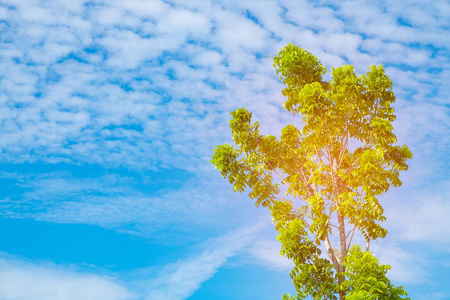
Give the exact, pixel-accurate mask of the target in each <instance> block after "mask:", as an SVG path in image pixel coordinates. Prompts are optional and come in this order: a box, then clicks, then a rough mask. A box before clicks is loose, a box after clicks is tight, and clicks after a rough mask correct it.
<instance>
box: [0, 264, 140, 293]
mask: <svg viewBox="0 0 450 300" xmlns="http://www.w3.org/2000/svg"><path fill="white" fill-rule="evenodd" d="M0 298H1V299H4V300H21V299H23V300H26V299H34V300H71V299H73V300H79V299H86V300H97V299H110V300H125V299H130V300H131V299H136V297H135V295H133V294H132V293H131V292H130V291H128V289H127V288H126V287H124V286H123V285H121V284H120V283H118V282H117V281H116V280H114V279H113V278H111V277H108V276H102V275H96V274H91V273H84V272H83V273H82V272H77V271H74V270H71V269H65V268H63V267H60V266H56V265H53V264H48V263H46V264H36V263H31V262H24V261H19V260H17V259H11V258H9V257H7V256H3V257H1V258H0Z"/></svg>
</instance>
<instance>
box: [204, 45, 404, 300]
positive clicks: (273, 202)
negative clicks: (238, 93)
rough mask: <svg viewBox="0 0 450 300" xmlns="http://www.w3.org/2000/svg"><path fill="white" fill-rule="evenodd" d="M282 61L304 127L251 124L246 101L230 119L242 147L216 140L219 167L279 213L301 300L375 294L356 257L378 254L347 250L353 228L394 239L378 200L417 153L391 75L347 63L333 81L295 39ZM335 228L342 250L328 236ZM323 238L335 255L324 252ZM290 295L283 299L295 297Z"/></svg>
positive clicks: (278, 61) (288, 105) (290, 102)
mask: <svg viewBox="0 0 450 300" xmlns="http://www.w3.org/2000/svg"><path fill="white" fill-rule="evenodd" d="M274 68H275V69H276V72H277V74H278V75H279V76H280V79H281V80H282V81H283V83H284V84H285V86H286V87H285V88H284V89H283V91H282V93H283V95H284V96H285V97H286V98H287V99H286V101H285V102H284V104H283V107H284V109H285V110H287V111H288V112H291V113H292V114H294V115H296V114H299V115H301V116H302V124H301V125H303V127H302V128H299V127H297V126H294V125H293V124H290V125H287V126H286V127H285V128H284V129H283V130H282V131H281V137H280V138H277V137H275V136H273V135H263V134H261V132H260V130H259V128H260V124H259V122H257V121H256V122H253V123H252V121H251V119H252V113H251V112H249V111H247V110H246V109H245V108H239V109H237V110H235V111H233V112H232V113H231V116H232V120H230V129H231V132H232V138H233V141H234V142H235V144H236V146H237V148H235V147H234V146H233V145H228V144H224V145H219V146H216V148H215V149H214V150H215V152H214V155H213V158H212V164H213V165H214V166H215V167H216V168H217V169H218V170H219V171H220V172H221V174H222V175H223V177H225V178H228V180H229V182H230V183H231V184H232V185H233V189H234V191H235V192H244V191H245V190H246V189H247V190H249V196H250V198H252V199H253V200H255V204H256V206H260V205H262V206H264V207H268V208H269V209H270V210H271V214H272V218H273V220H274V223H275V227H276V229H277V231H278V233H279V235H278V240H279V241H280V242H281V245H282V251H281V254H282V255H284V256H286V257H288V258H290V259H292V260H293V261H294V263H295V268H294V269H293V270H292V272H291V277H292V278H293V281H294V285H295V287H296V290H297V292H298V293H297V295H296V296H295V299H303V298H304V297H306V296H307V295H310V296H312V297H313V298H314V299H337V297H336V294H337V293H339V297H340V299H344V296H345V293H346V292H347V293H349V294H348V297H356V296H352V295H361V293H369V294H368V295H370V297H372V298H373V297H375V296H374V295H376V294H373V293H374V290H372V289H371V288H361V287H358V290H357V289H356V288H355V285H354V283H355V282H356V281H355V280H356V278H357V277H355V276H357V274H358V272H360V271H362V269H360V268H358V263H359V261H358V260H360V259H366V260H369V259H372V257H373V256H367V257H366V254H364V255H362V256H358V253H359V252H358V251H357V250H352V251H350V257H347V255H348V253H347V252H348V248H350V245H351V241H352V238H353V234H354V232H355V230H358V231H359V232H361V233H362V235H363V236H364V238H365V239H366V240H367V243H369V241H370V240H375V239H377V238H384V237H385V236H386V234H387V231H386V229H384V228H383V227H382V226H381V225H380V223H381V222H383V221H385V217H384V216H383V208H382V206H381V205H380V203H379V201H378V198H377V197H378V196H379V195H381V194H383V193H385V192H387V191H388V190H389V188H390V187H391V186H394V187H397V186H400V185H401V180H400V178H399V174H400V172H401V171H406V170H407V169H408V166H407V164H406V160H408V159H410V158H412V154H411V152H410V151H409V149H408V147H407V146H406V145H403V146H396V145H395V143H396V142H397V139H396V136H395V134H394V133H393V126H392V122H393V121H394V120H395V115H394V114H393V113H394V109H393V108H392V107H391V104H392V103H394V101H395V97H394V94H393V92H392V81H391V80H390V78H389V77H388V76H387V75H386V74H385V72H384V69H383V66H382V65H380V66H371V67H369V71H368V72H367V73H366V74H362V75H360V76H356V74H355V72H354V68H353V66H351V65H345V66H341V67H339V68H333V69H332V74H331V76H332V79H331V80H330V81H329V82H326V81H324V80H323V75H324V74H325V73H326V68H325V67H324V66H323V65H322V64H321V63H320V61H319V60H318V59H317V57H315V56H313V55H312V54H310V53H309V52H308V51H306V50H304V49H301V48H299V47H297V46H294V45H292V44H288V45H287V46H286V47H285V48H283V49H282V50H281V51H280V53H279V54H278V56H277V57H275V58H274ZM352 148H353V149H354V150H351V149H352ZM282 186H283V188H282ZM281 190H283V191H285V192H281ZM336 221H337V223H336ZM346 225H350V226H351V228H352V229H350V230H348V229H347V228H346ZM333 228H335V229H336V230H337V233H338V235H339V250H338V249H336V248H335V249H336V250H333V248H332V246H331V243H330V240H329V235H330V234H332V233H333ZM321 245H324V246H325V249H326V251H327V255H328V258H329V259H328V258H323V257H322V256H320V255H321V250H320V247H321ZM355 249H358V248H355ZM367 250H368V244H367ZM352 255H353V256H352ZM367 255H369V254H367ZM375 260H376V259H375ZM371 265H373V266H374V267H373V268H372V269H371V270H372V271H373V272H375V273H374V274H381V273H383V271H384V270H385V269H384V268H385V267H384V266H381V267H376V266H378V265H377V263H375V262H374V261H373V262H371ZM380 268H381V269H380ZM372 271H370V272H372ZM355 272H356V273H355ZM380 272H381V273H380ZM363 274H365V273H363ZM370 274H372V273H370ZM383 274H384V273H383ZM380 276H381V275H380ZM383 276H384V275H383ZM374 278H378V277H376V276H375V277H374ZM379 278H382V279H380V280H381V281H380V282H383V283H384V284H385V285H387V284H388V283H387V282H386V281H384V278H385V277H382V276H381V277H379ZM358 280H359V279H358ZM377 280H378V279H377ZM377 282H378V281H377ZM387 286H389V291H391V290H392V289H393V290H394V291H397V290H395V288H393V287H392V288H391V285H390V283H389V285H387ZM359 288H361V289H363V290H360V289H359ZM400 290H401V291H402V289H400ZM400 290H399V291H400ZM355 293H356V294H355ZM358 293H359V294H358ZM392 293H394V294H395V293H397V294H398V295H402V293H401V292H392ZM397 294H396V295H397ZM405 294H406V293H405ZM289 297H291V296H287V295H286V296H285V299H294V298H292V297H291V298H289ZM348 297H347V299H356V298H348ZM373 299H378V298H373ZM380 299H384V298H380ZM395 299H397V298H395ZM399 299H400V298H399Z"/></svg>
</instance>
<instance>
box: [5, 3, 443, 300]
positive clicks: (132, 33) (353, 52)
mask: <svg viewBox="0 0 450 300" xmlns="http://www.w3.org/2000/svg"><path fill="white" fill-rule="evenodd" d="M448 16H450V4H449V3H448V1H445V0H442V1H440V0H435V1H430V2H427V3H425V1H362V0H354V1H306V0H305V1H302V0H279V1H275V0H258V1H256V0H244V1H242V0H239V1H237V0H226V1H225V0H224V1H221V0H201V1H200V0H189V1H179V0H173V1H168V0H167V1H162V0H128V1H119V0H116V1H113V0H111V1H102V0H95V1H81V0H54V1H44V0H42V1H40V0H0V54H1V55H0V116H1V119H0V130H1V134H0V149H1V152H0V154H1V155H0V166H1V167H0V185H1V189H0V205H1V209H0V298H1V299H6V300H9V299H33V300H39V299H45V300H53V299H74V300H75V299H113V300H125V299H143V300H145V299H151V300H158V299H164V300H184V299H189V300H203V299H218V300H220V299H224V300H225V299H259V300H271V299H281V295H282V294H283V293H292V292H293V288H292V284H291V280H290V278H289V276H288V273H289V270H290V268H291V263H290V262H289V261H287V260H285V259H283V258H281V257H280V256H279V245H278V243H277V242H276V239H275V237H276V232H275V230H274V229H273V227H272V224H271V222H270V217H269V213H268V212H267V211H266V210H264V209H262V208H260V209H257V208H256V207H255V206H254V204H253V203H252V201H251V200H250V199H249V198H248V196H246V194H234V193H233V192H232V187H231V186H230V185H229V183H228V181H227V180H225V179H223V178H222V177H221V176H220V174H219V172H217V170H214V169H213V168H212V166H211V164H210V162H209V161H208V159H210V157H211V155H212V153H213V148H214V146H215V145H218V144H222V143H230V142H231V138H230V132H229V129H228V120H229V119H230V116H229V113H230V112H231V111H232V110H234V109H236V108H239V107H243V106H245V107H246V108H247V109H249V110H250V111H252V112H253V116H254V118H255V119H258V120H259V121H260V122H261V125H262V126H261V131H262V132H264V133H266V134H269V133H271V134H274V135H278V134H279V132H280V130H281V128H283V127H284V126H285V125H287V124H290V123H294V124H300V123H301V120H300V119H299V118H298V117H297V118H294V117H292V116H290V115H289V114H288V113H287V112H284V111H283V110H282V102H283V97H282V95H281V89H282V84H281V83H280V82H279V80H278V78H277V76H276V74H275V72H274V70H273V69H272V59H271V56H274V55H276V54H277V52H278V50H279V49H280V48H281V47H283V46H284V45H286V44H287V43H288V42H291V43H293V44H296V45H299V46H301V47H303V48H306V49H308V50H309V51H310V52H312V53H313V54H314V55H317V56H318V57H319V59H320V60H321V61H322V62H323V63H324V64H325V66H326V67H327V68H328V69H329V70H330V69H331V67H332V66H335V67H337V66H340V65H343V64H353V65H355V70H356V71H357V72H358V73H362V72H366V70H367V69H366V68H367V66H369V65H372V64H379V63H382V64H383V65H384V66H385V68H386V71H387V73H388V75H390V76H391V78H392V80H393V82H394V91H395V95H396V96H397V101H396V103H395V110H396V115H397V120H396V121H395V123H394V127H395V133H396V134H397V137H398V141H399V144H407V145H408V146H409V147H410V149H411V151H412V152H413V155H414V158H413V159H412V160H411V162H410V169H409V170H408V172H406V173H404V174H403V177H402V179H403V182H404V184H403V186H402V187H401V188H397V189H393V190H391V191H390V192H389V193H388V194H387V195H385V196H384V197H383V198H382V204H383V206H384V208H385V215H386V216H387V218H388V221H387V223H386V226H387V229H388V230H389V232H390V234H389V235H388V237H387V238H386V239H384V240H382V241H379V242H378V243H374V244H373V247H372V250H373V252H374V253H375V254H376V255H377V256H378V257H379V259H380V260H381V262H382V263H385V264H390V265H391V266H392V270H391V271H390V275H389V276H390V278H391V279H392V280H393V281H394V282H395V284H397V285H403V286H404V287H405V288H406V290H407V291H408V292H409V295H410V297H411V298H412V299H419V300H420V299H424V300H425V299H450V285H449V284H448V278H450V250H449V249H450V229H449V228H450V217H449V211H450V201H449V200H450V199H449V197H450V177H449V174H450V168H449V167H450V160H449V158H448V155H449V146H450V142H449V137H450V100H449V98H448V95H449V93H450V89H449V84H448V83H449V82H450V68H449V66H450V59H449V54H450V51H449V50H450V34H449V29H450V18H449V17H448ZM360 240H361V239H359V241H360ZM356 241H358V238H356Z"/></svg>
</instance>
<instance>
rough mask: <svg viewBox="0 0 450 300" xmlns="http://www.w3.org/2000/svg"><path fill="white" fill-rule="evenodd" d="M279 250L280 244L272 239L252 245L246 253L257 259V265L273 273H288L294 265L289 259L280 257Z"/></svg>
mask: <svg viewBox="0 0 450 300" xmlns="http://www.w3.org/2000/svg"><path fill="white" fill-rule="evenodd" d="M280 250H281V244H280V243H279V242H278V241H277V240H276V239H275V237H273V238H272V239H264V240H258V241H256V242H254V243H252V244H251V246H250V247H249V249H248V250H247V251H248V253H249V254H251V255H252V256H253V257H254V258H256V259H257V263H259V264H262V265H264V266H267V267H269V268H270V269H273V270H275V271H285V272H286V271H287V272H289V271H290V270H292V269H293V267H294V266H295V265H294V263H293V262H292V261H290V260H289V259H287V258H285V257H283V256H281V254H280Z"/></svg>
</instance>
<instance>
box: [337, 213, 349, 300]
mask: <svg viewBox="0 0 450 300" xmlns="http://www.w3.org/2000/svg"><path fill="white" fill-rule="evenodd" d="M337 217H338V222H339V239H340V242H341V261H343V260H344V257H346V256H347V238H346V237H345V223H344V216H342V214H341V213H340V212H339V211H338V212H337ZM341 272H345V268H344V266H342V263H341V268H340V270H339V273H341ZM338 280H339V281H338V282H339V285H341V283H343V282H344V281H345V278H344V277H339V279H338ZM339 300H345V291H339Z"/></svg>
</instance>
